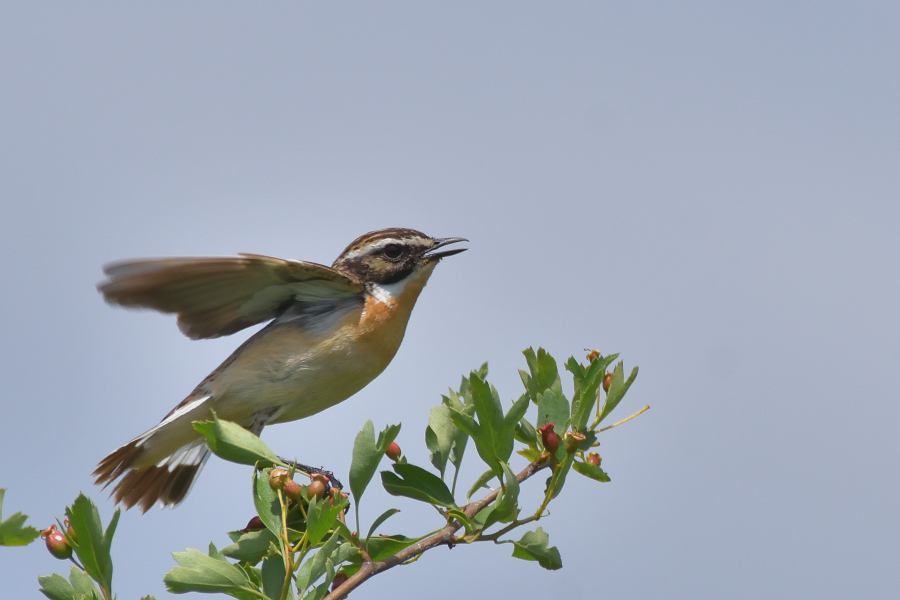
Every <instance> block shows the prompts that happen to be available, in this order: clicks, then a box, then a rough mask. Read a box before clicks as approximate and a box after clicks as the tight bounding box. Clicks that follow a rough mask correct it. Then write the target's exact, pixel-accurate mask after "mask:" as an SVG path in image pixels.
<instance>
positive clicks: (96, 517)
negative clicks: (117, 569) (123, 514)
mask: <svg viewBox="0 0 900 600" xmlns="http://www.w3.org/2000/svg"><path fill="white" fill-rule="evenodd" d="M119 514H120V512H119V511H118V510H117V511H116V512H115V513H113V516H112V519H110V521H109V526H108V527H107V529H106V533H105V534H104V533H103V529H102V524H101V522H100V513H99V512H98V511H97V507H96V506H95V505H94V503H93V502H91V501H90V500H89V499H88V497H87V496H85V495H84V494H79V495H78V497H77V498H76V499H75V502H73V503H72V506H70V507H68V508H66V516H67V517H68V518H69V525H70V526H71V527H72V529H73V530H74V531H75V537H76V538H77V539H78V543H76V544H74V545H73V547H72V549H73V550H74V551H75V555H76V556H77V557H78V559H79V560H80V561H81V564H82V565H83V566H84V570H85V571H87V573H88V575H90V576H91V577H92V578H93V579H94V580H95V581H96V582H97V583H99V584H100V586H101V587H103V588H104V589H106V590H107V591H108V592H110V594H111V593H112V575H113V565H112V558H110V555H109V549H110V546H111V545H112V538H113V534H114V533H115V531H116V524H117V523H118V522H119Z"/></svg>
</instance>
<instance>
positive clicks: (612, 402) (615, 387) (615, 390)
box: [600, 362, 638, 421]
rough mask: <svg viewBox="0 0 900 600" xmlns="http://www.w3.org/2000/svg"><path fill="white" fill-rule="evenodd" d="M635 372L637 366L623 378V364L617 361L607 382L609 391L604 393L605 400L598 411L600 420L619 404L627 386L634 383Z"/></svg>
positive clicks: (636, 371)
mask: <svg viewBox="0 0 900 600" xmlns="http://www.w3.org/2000/svg"><path fill="white" fill-rule="evenodd" d="M637 374H638V368H637V367H635V368H633V369H632V370H631V375H629V376H628V379H627V380H625V377H624V368H623V364H622V363H621V362H619V363H618V364H617V365H616V368H615V369H614V370H613V373H612V379H611V380H610V383H609V393H607V395H606V402H605V403H604V404H603V410H602V411H600V420H601V421H602V420H603V419H605V418H606V417H607V415H609V413H611V412H612V411H613V410H614V409H615V408H616V407H617V406H618V405H619V402H621V401H622V398H623V397H624V396H625V392H627V391H628V388H630V387H631V384H632V383H634V379H635V378H636V377H637Z"/></svg>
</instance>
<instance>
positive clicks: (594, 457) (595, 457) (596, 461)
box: [584, 452, 600, 467]
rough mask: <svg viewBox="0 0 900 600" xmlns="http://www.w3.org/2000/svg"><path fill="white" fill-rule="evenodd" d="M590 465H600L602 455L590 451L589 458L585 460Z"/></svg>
mask: <svg viewBox="0 0 900 600" xmlns="http://www.w3.org/2000/svg"><path fill="white" fill-rule="evenodd" d="M584 462H586V463H587V464H589V465H594V466H595V467H599V466H600V455H599V454H597V453H596V452H589V453H588V455H587V458H586V459H585V460H584Z"/></svg>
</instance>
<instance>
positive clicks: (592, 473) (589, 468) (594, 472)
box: [572, 462, 611, 483]
mask: <svg viewBox="0 0 900 600" xmlns="http://www.w3.org/2000/svg"><path fill="white" fill-rule="evenodd" d="M572 468H573V469H575V470H576V471H578V472H579V473H581V474H582V475H584V476H585V477H589V478H590V479H594V480H596V481H602V482H604V483H606V482H608V481H611V480H610V478H609V475H607V474H606V472H605V471H604V470H603V469H601V468H600V467H598V466H596V465H592V464H590V463H586V462H575V463H574V464H573V465H572Z"/></svg>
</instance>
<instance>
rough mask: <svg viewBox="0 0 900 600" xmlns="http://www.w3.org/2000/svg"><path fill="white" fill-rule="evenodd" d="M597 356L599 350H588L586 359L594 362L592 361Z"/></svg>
mask: <svg viewBox="0 0 900 600" xmlns="http://www.w3.org/2000/svg"><path fill="white" fill-rule="evenodd" d="M598 358H600V351H599V350H591V351H590V352H588V355H587V359H588V360H589V361H591V362H594V361H595V360H597V359H598Z"/></svg>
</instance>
